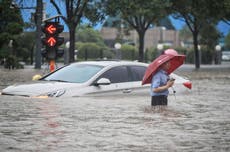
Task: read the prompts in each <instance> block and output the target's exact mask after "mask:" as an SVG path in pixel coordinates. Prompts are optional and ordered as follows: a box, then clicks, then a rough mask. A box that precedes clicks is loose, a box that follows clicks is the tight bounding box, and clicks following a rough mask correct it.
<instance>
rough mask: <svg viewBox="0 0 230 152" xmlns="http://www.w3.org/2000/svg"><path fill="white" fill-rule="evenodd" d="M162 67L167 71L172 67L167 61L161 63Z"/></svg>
mask: <svg viewBox="0 0 230 152" xmlns="http://www.w3.org/2000/svg"><path fill="white" fill-rule="evenodd" d="M161 68H162V69H163V70H165V71H167V70H168V69H169V68H170V62H169V61H168V62H165V63H164V64H162V65H161Z"/></svg>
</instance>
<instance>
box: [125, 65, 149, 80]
mask: <svg viewBox="0 0 230 152" xmlns="http://www.w3.org/2000/svg"><path fill="white" fill-rule="evenodd" d="M129 70H130V73H131V76H132V81H142V78H143V76H144V74H145V70H146V67H143V66H129Z"/></svg>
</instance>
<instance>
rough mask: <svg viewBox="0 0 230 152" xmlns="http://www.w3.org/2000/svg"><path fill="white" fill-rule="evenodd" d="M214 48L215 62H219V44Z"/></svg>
mask: <svg viewBox="0 0 230 152" xmlns="http://www.w3.org/2000/svg"><path fill="white" fill-rule="evenodd" d="M215 50H216V53H215V64H221V46H220V45H216V47H215Z"/></svg>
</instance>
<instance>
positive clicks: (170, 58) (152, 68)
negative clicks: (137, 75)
mask: <svg viewBox="0 0 230 152" xmlns="http://www.w3.org/2000/svg"><path fill="white" fill-rule="evenodd" d="M184 60H185V55H179V54H178V53H177V52H176V51H175V50H173V49H168V50H165V51H164V54H162V55H160V56H159V57H158V58H156V59H155V60H154V61H153V62H152V63H150V64H149V66H148V67H147V69H146V71H145V74H144V77H143V79H142V85H144V84H148V83H151V81H152V77H153V75H154V74H155V73H156V72H157V71H158V69H159V67H160V66H161V65H163V64H164V63H166V62H170V68H169V69H168V70H167V71H166V72H167V73H168V74H170V73H172V72H173V71H174V70H176V69H177V68H178V67H179V66H181V65H182V64H183V63H184Z"/></svg>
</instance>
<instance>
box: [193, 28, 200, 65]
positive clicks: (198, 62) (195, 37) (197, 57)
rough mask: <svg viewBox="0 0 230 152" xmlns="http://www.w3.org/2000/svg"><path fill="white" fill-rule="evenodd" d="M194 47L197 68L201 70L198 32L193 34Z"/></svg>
mask: <svg viewBox="0 0 230 152" xmlns="http://www.w3.org/2000/svg"><path fill="white" fill-rule="evenodd" d="M193 46H194V54H195V67H196V69H199V68H200V53H199V49H198V32H197V31H194V32H193Z"/></svg>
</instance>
